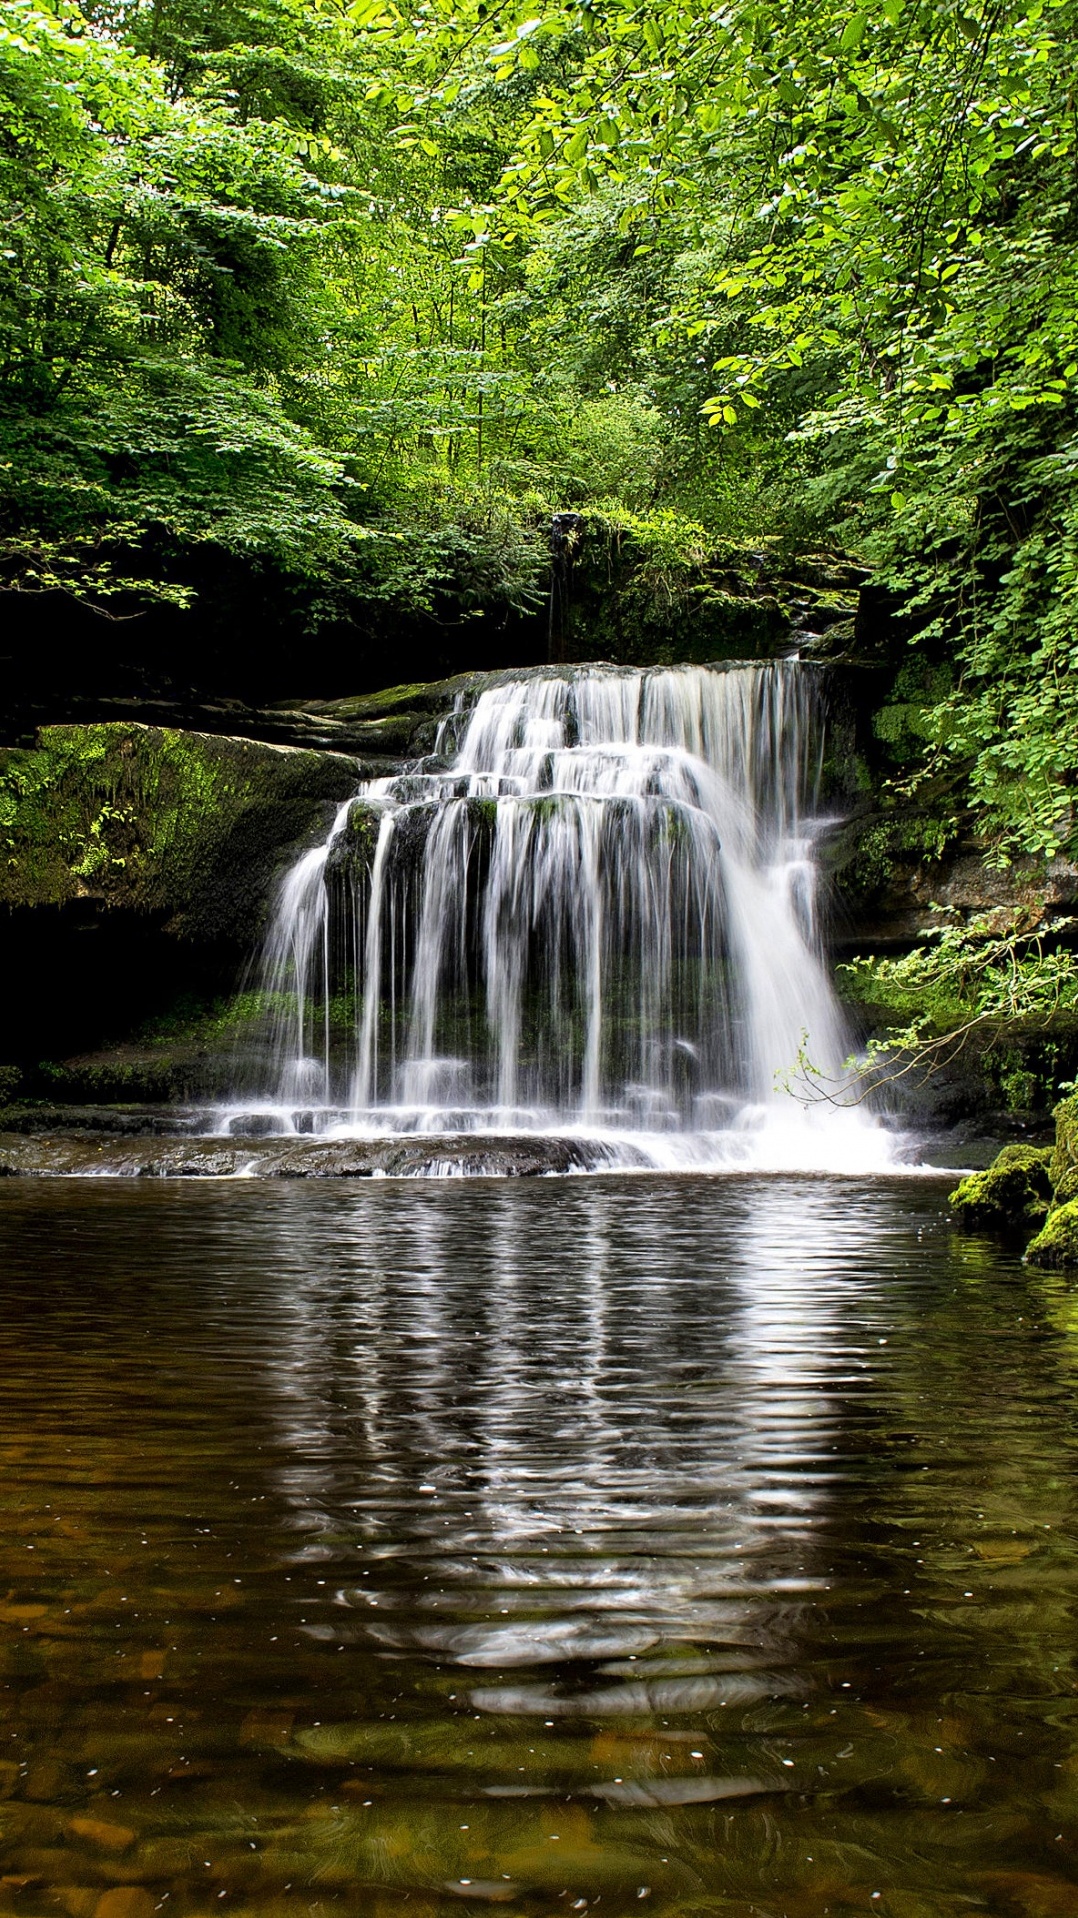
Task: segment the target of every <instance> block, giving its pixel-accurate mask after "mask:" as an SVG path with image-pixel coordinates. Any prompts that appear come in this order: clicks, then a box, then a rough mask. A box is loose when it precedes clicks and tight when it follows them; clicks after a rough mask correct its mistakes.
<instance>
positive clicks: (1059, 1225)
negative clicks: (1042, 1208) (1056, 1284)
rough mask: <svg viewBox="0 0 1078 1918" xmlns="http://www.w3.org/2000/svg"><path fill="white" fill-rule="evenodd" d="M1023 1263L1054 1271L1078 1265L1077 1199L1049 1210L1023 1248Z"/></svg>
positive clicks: (1065, 1269)
mask: <svg viewBox="0 0 1078 1918" xmlns="http://www.w3.org/2000/svg"><path fill="white" fill-rule="evenodd" d="M1026 1263H1027V1264H1028V1265H1040V1266H1044V1267H1046V1268H1047V1269H1048V1270H1049V1271H1055V1272H1061V1271H1067V1270H1069V1269H1070V1268H1071V1267H1074V1266H1078V1199H1071V1200H1070V1201H1069V1202H1068V1203H1067V1204H1066V1205H1061V1206H1059V1207H1058V1209H1057V1210H1056V1211H1055V1212H1053V1213H1051V1214H1050V1216H1049V1219H1048V1222H1047V1224H1046V1225H1045V1226H1044V1227H1043V1228H1042V1230H1041V1231H1040V1232H1038V1234H1037V1236H1036V1238H1035V1239H1034V1240H1033V1243H1032V1245H1030V1246H1028V1247H1027V1249H1026Z"/></svg>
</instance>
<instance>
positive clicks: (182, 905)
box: [0, 721, 358, 1099]
mask: <svg viewBox="0 0 1078 1918" xmlns="http://www.w3.org/2000/svg"><path fill="white" fill-rule="evenodd" d="M357 779H358V773H357V768H356V761H355V759H354V758H352V757H350V756H349V755H346V754H339V753H328V752H320V751H313V750H303V749H297V748H296V747H291V746H283V745H274V744H268V743H265V742H261V743H260V742H255V741H253V740H247V739H233V738H228V737H220V736H216V735H212V734H203V733H187V732H180V731H176V730H174V729H170V728H162V727H155V726H146V725H140V724H134V723H131V722H122V723H121V722H119V721H113V722H109V723H107V724H105V723H102V724H94V725H87V726H46V727H43V728H42V730H41V732H40V733H39V734H38V736H37V739H36V741H35V743H34V744H33V745H32V746H29V747H7V748H3V749H0V841H3V842H4V849H5V857H4V859H3V860H2V861H0V940H2V941H3V950H4V961H5V981H6V995H5V1006H4V1015H3V1025H2V1026H0V1072H3V1071H4V1069H5V1068H7V1069H9V1072H8V1076H9V1077H10V1073H11V1071H17V1073H18V1079H17V1080H16V1081H15V1084H14V1086H9V1087H8V1089H7V1096H9V1097H10V1096H11V1093H12V1091H13V1090H15V1089H17V1086H18V1085H19V1084H20V1083H21V1085H22V1089H23V1091H24V1092H25V1091H39V1092H44V1093H46V1094H48V1093H49V1092H50V1091H52V1094H53V1096H54V1097H55V1096H56V1090H57V1089H59V1090H60V1094H61V1096H65V1088H64V1087H60V1088H57V1087H55V1086H50V1085H49V1084H47V1083H45V1084H40V1083H36V1082H35V1079H34V1076H33V1075H34V1074H35V1073H38V1067H39V1063H40V1062H41V1061H42V1060H46V1061H47V1060H53V1061H55V1060H57V1059H64V1058H66V1057H67V1056H68V1055H70V1054H72V1053H82V1052H85V1051H86V1050H87V1049H88V1048H97V1047H101V1046H102V1045H103V1044H105V1043H109V1044H114V1043H115V1042H116V1041H118V1040H122V1039H124V1038H125V1037H126V1036H128V1035H130V1034H131V1033H132V1032H133V1031H135V1030H137V1029H138V1027H139V1025H140V1023H141V1022H142V1021H143V1020H145V1019H146V1018H147V1017H154V1016H158V1015H160V1014H161V1013H163V1012H165V1011H166V1010H168V1009H169V1008H170V1007H175V1006H176V1005H177V1004H179V1003H180V1002H181V1001H182V1000H183V999H184V997H185V996H186V997H188V998H191V997H193V998H194V999H195V1000H196V1001H200V1002H205V1001H208V1000H210V999H212V998H213V996H214V995H218V994H221V993H225V992H230V991H232V990H234V988H235V984H236V979H237V976H238V974H239V972H240V969H241V967H242V965H243V963H244V960H245V958H246V956H247V954H248V953H249V952H250V951H251V949H252V948H253V946H254V945H255V943H256V942H257V939H258V937H259V934H260V931H261V928H262V926H263V924H264V921H265V916H266V912H267V909H268V906H269V903H270V900H271V898H272V895H273V888H274V884H275V881H276V878H277V876H278V874H279V873H280V872H281V871H282V870H283V869H284V868H286V867H287V865H288V864H289V863H290V861H291V858H292V856H293V854H294V852H295V850H296V848H297V847H301V846H302V845H303V844H304V843H314V842H315V841H317V840H318V839H320V838H321V837H322V835H323V834H324V832H325V830H326V826H327V824H328V822H329V820H330V818H331V817H332V814H333V809H334V807H335V805H336V804H338V803H339V802H340V801H341V800H342V799H344V798H345V797H347V795H348V794H349V793H350V792H352V791H354V790H355V786H356V783H357ZM127 1063H129V1062H121V1064H122V1066H123V1070H121V1072H120V1075H119V1077H117V1074H116V1073H115V1071H113V1072H112V1073H111V1076H110V1075H109V1074H107V1073H106V1074H105V1076H104V1077H103V1076H102V1070H99V1069H98V1068H102V1069H103V1068H104V1066H105V1064H106V1062H105V1061H101V1060H94V1061H93V1062H92V1064H91V1068H90V1072H89V1076H87V1075H86V1074H84V1075H83V1079H84V1084H83V1085H82V1087H81V1090H80V1092H78V1093H77V1094H76V1096H81V1097H86V1096H89V1097H90V1098H91V1099H102V1098H116V1097H121V1098H123V1097H127V1098H132V1097H134V1098H140V1097H142V1098H159V1097H163V1096H176V1089H180V1090H181V1093H182V1087H179V1088H176V1089H174V1084H173V1082H171V1081H170V1082H169V1083H168V1086H167V1089H166V1088H164V1081H163V1079H162V1066H163V1063H166V1062H163V1061H162V1059H161V1058H160V1057H158V1058H156V1059H154V1060H152V1061H150V1062H149V1063H150V1067H151V1070H150V1072H149V1076H148V1077H145V1078H140V1077H139V1075H138V1073H135V1074H134V1075H132V1074H131V1073H130V1072H128V1071H127V1070H126V1066H127ZM27 1072H29V1073H30V1075H31V1076H30V1078H29V1079H27V1077H26V1074H27ZM38 1077H39V1078H40V1074H38ZM0 1090H2V1088H0ZM66 1090H67V1091H73V1090H74V1088H73V1087H72V1088H68V1089H66Z"/></svg>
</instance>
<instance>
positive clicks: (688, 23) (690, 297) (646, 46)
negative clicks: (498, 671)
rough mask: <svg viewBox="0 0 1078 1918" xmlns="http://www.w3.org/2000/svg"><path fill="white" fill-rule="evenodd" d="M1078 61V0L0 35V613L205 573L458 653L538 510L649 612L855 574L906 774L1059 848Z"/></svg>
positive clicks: (40, 19)
mask: <svg viewBox="0 0 1078 1918" xmlns="http://www.w3.org/2000/svg"><path fill="white" fill-rule="evenodd" d="M1076 42H1078V32H1076V27H1075V18H1074V8H1073V4H1072V0H1058V3H1053V4H1046V0H1004V4H1002V5H997V4H996V0H947V4H945V5H944V6H942V7H941V6H939V5H935V4H934V5H931V6H930V5H929V4H928V0H872V4H871V5H868V6H864V7H860V8H859V10H858V11H856V12H854V13H852V14H851V13H850V11H849V9H848V8H847V7H845V6H839V5H838V4H836V0H824V4H823V5H818V4H817V5H813V6H812V7H808V6H807V5H805V4H803V3H802V0H798V4H795V5H794V6H792V7H786V8H783V9H780V8H777V7H776V6H775V5H774V4H764V0H734V4H733V5H732V6H729V7H727V8H724V9H723V10H722V11H721V13H719V14H716V13H715V11H714V9H712V8H710V7H706V6H704V5H702V4H701V0H654V4H649V5H648V6H646V7H629V6H626V5H623V4H622V3H621V0H594V3H590V0H589V4H580V3H579V0H551V3H550V4H548V5H546V6H545V7H544V8H543V9H540V10H539V11H538V12H536V11H535V10H534V9H532V10H527V9H520V10H517V11H514V10H513V9H512V8H509V9H508V10H507V9H505V8H496V9H491V8H489V7H488V6H487V5H486V0H461V3H460V4H459V5H455V6H454V7H453V8H450V7H449V6H448V5H447V4H443V0H435V3H434V4H432V5H429V6H424V7H422V8H412V9H403V8H400V7H398V6H395V5H392V4H390V0H384V4H383V0H342V4H341V5H339V6H329V5H322V4H315V0H259V3H258V4H257V5H255V4H247V0H221V3H220V4H213V5H211V4H210V0H169V3H168V4H165V0H86V10H85V11H84V12H81V13H80V12H79V11H78V9H77V8H76V7H75V6H74V5H73V4H70V0H50V3H49V4H47V5H42V6H41V7H34V6H32V5H31V4H30V0H9V4H8V6H7V7H6V8H5V9H4V17H3V23H2V25H0V472H2V473H3V475H4V487H3V494H2V497H0V587H5V586H6V588H7V589H8V590H18V591H22V592H38V591H42V590H45V589H50V590H56V589H62V590H65V591H67V592H70V593H72V594H73V595H75V596H76V597H80V598H83V599H88V600H90V601H91V602H92V603H95V604H98V605H104V606H111V607H112V608H113V610H114V611H116V612H124V611H128V610H131V609H132V608H133V607H135V606H137V605H141V604H143V603H145V602H146V601H147V600H148V599H152V598H156V599H158V600H163V601H165V602H170V603H174V604H180V605H182V604H184V603H186V602H187V601H189V599H190V597H191V594H192V592H193V590H194V582H195V581H196V579H197V578H198V577H199V576H200V575H199V567H198V563H197V561H198V555H199V553H200V552H204V551H206V550H207V549H211V548H216V549H219V550H223V551H224V552H226V553H227V554H229V555H234V556H238V557H239V558H240V559H241V560H242V561H243V562H244V563H249V564H250V565H251V567H252V568H254V569H258V568H270V569H272V570H273V572H274V576H281V577H283V578H286V579H287V580H288V581H290V582H292V583H299V585H300V586H301V587H302V591H303V593H304V594H305V595H306V600H305V603H306V604H307V605H308V606H309V607H310V609H311V613H310V617H311V620H312V622H313V623H314V624H317V623H318V622H319V621H320V620H327V621H328V620H333V621H341V620H342V619H348V618H350V617H355V616H356V615H357V613H358V612H359V611H360V610H361V609H362V608H364V607H372V606H374V607H383V608H384V607H387V606H392V607H395V608H400V609H401V610H402V611H407V612H410V613H412V614H416V615H420V616H424V615H433V616H435V617H436V618H438V619H443V620H450V621H455V622H458V623H459V622H462V621H464V620H467V619H470V618H472V617H474V616H477V615H483V616H484V617H485V616H487V614H488V612H489V613H509V612H513V613H521V612H524V613H526V612H528V611H534V610H535V609H536V608H537V607H538V605H539V603H540V600H541V598H542V594H543V592H544V590H545V587H546V582H547V570H546V559H547V554H546V550H545V534H544V522H545V520H547V519H548V517H549V514H550V512H551V511H552V510H555V509H559V510H560V509H565V508H586V509H587V511H588V513H589V515H590V517H591V519H592V520H593V521H595V522H601V523H603V524H605V525H614V526H619V525H620V526H624V527H627V528H631V531H632V536H633V538H634V539H636V540H637V541H638V542H640V543H641V545H647V546H648V547H649V553H650V555H651V557H650V558H649V559H648V561H647V563H645V564H644V565H643V566H641V568H639V569H638V571H637V573H636V579H637V583H638V585H639V587H640V591H641V596H642V598H643V597H644V595H645V592H646V590H647V589H649V588H650V586H651V585H652V584H654V586H655V587H656V591H657V593H658V598H657V599H656V601H655V602H654V603H655V605H656V606H658V605H659V604H660V603H661V600H662V595H663V593H664V592H667V591H668V592H669V595H670V601H671V603H674V602H675V601H676V600H677V599H678V596H679V593H680V592H681V586H680V584H679V581H681V580H682V577H683V566H687V565H689V564H690V563H691V561H690V559H689V558H688V557H687V555H688V554H689V552H690V550H691V549H692V548H693V546H694V543H695V545H696V546H697V547H700V546H701V544H702V543H706V542H710V543H711V545H712V546H713V545H714V543H715V542H719V543H721V542H722V541H723V540H732V541H739V542H742V543H746V542H747V543H751V544H753V545H758V544H761V543H763V542H767V545H766V550H767V552H768V553H783V554H785V553H788V552H790V551H792V550H803V549H804V548H805V547H806V546H810V545H819V544H825V543H826V544H830V545H832V546H834V545H840V546H842V547H844V548H845V550H846V551H848V552H850V553H853V554H854V555H856V556H857V557H858V558H859V559H861V560H864V561H866V562H868V563H869V564H870V565H871V566H872V568H873V569H874V573H875V579H876V582H877V584H878V585H881V586H883V587H885V588H886V589H887V591H888V593H889V594H890V596H891V601H892V604H893V605H894V606H896V607H897V608H898V609H899V614H900V619H901V621H902V628H901V630H902V632H903V634H904V636H905V642H906V646H907V657H906V659H905V661H904V662H903V663H902V670H901V672H900V673H899V677H898V680H897V682H896V684H895V686H894V689H893V692H892V694H891V696H890V697H889V699H888V700H887V702H886V704H885V706H884V709H883V711H882V712H881V713H880V715H879V717H878V722H877V731H878V735H879V738H880V741H881V745H882V747H883V748H884V749H885V750H886V754H887V756H888V757H889V760H890V762H891V766H892V769H893V771H894V773H895V775H896V777H898V778H900V779H901V780H902V781H903V782H904V785H905V787H906V789H907V790H908V791H920V790H921V788H922V787H923V786H924V782H925V781H926V780H931V781H933V782H935V784H933V785H932V786H929V787H928V788H926V790H927V791H928V793H929V794H930V795H931V793H932V792H933V791H936V790H938V788H939V782H940V781H941V780H942V781H943V782H944V783H947V782H949V784H950V786H951V787H952V788H958V787H960V786H961V788H962V793H961V797H962V800H965V799H969V800H971V801H972V803H973V806H974V808H975V810H976V813H977V816H978V818H979V821H980V823H981V825H982V827H983V828H984V830H985V832H986V834H987V835H988V836H989V838H990V840H991V842H992V845H993V847H994V852H995V856H996V857H997V858H999V859H1001V860H1006V859H1008V858H1010V857H1012V856H1013V854H1014V853H1015V852H1016V851H1017V850H1024V851H1029V852H1034V853H1038V854H1044V855H1050V854H1052V853H1054V852H1055V851H1057V850H1060V849H1063V848H1067V847H1070V848H1071V849H1073V848H1074V847H1075V846H1076V844H1078V822H1076V819H1075V815H1074V810H1073V805H1072V800H1071V793H1072V790H1073V782H1074V775H1075V771H1076V769H1078V690H1076V689H1078V673H1076V672H1075V670H1074V668H1075V665H1076V663H1078V659H1076V654H1075V641H1074V633H1075V631H1076V629H1078V558H1076V555H1078V520H1076V514H1078V505H1076V503H1075V502H1076V501H1078V486H1076V484H1075V480H1076V477H1078V420H1076V407H1075V400H1076V396H1078V249H1076V243H1075V218H1074V210H1073V203H1074V194H1073V174H1074V164H1075V155H1076V133H1075V120H1074V113H1073V91H1072V83H1071V79H1070V75H1071V72H1072V70H1073V67H1074V64H1075V56H1076V53H1078V44H1076ZM645 523H646V525H647V526H648V528H649V529H650V531H649V533H648V535H647V537H646V538H645V537H644V536H643V535H642V534H641V531H640V528H641V526H642V525H643V524H645ZM667 532H669V534H670V541H669V544H670V547H671V548H676V549H677V556H676V557H675V558H673V559H672V558H671V557H670V554H669V553H663V552H661V551H660V548H661V546H662V544H663V540H664V539H665V537H666V533H667ZM649 649H650V650H649ZM645 651H646V653H647V656H649V657H650V656H655V657H658V656H659V655H660V654H661V652H662V647H661V645H660V644H659V642H658V641H657V640H655V641H654V643H653V641H652V639H649V640H648V642H647V646H646V647H645ZM956 803H957V802H956Z"/></svg>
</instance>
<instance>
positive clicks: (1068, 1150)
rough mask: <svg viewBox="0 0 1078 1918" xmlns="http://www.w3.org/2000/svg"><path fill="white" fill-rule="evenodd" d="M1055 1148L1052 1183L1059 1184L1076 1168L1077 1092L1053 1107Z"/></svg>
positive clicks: (1077, 1149) (1077, 1167) (1077, 1154)
mask: <svg viewBox="0 0 1078 1918" xmlns="http://www.w3.org/2000/svg"><path fill="white" fill-rule="evenodd" d="M1054 1116H1055V1122H1056V1148H1055V1151H1054V1152H1053V1154H1052V1164H1051V1168H1050V1169H1051V1174H1052V1184H1053V1185H1055V1186H1061V1185H1062V1183H1063V1181H1064V1179H1065V1178H1066V1176H1067V1174H1068V1172H1074V1171H1076V1170H1078V1093H1072V1094H1071V1097H1070V1098H1069V1099H1063V1100H1062V1101H1061V1102H1060V1104H1059V1105H1057V1107H1056V1109H1055V1115H1054Z"/></svg>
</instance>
